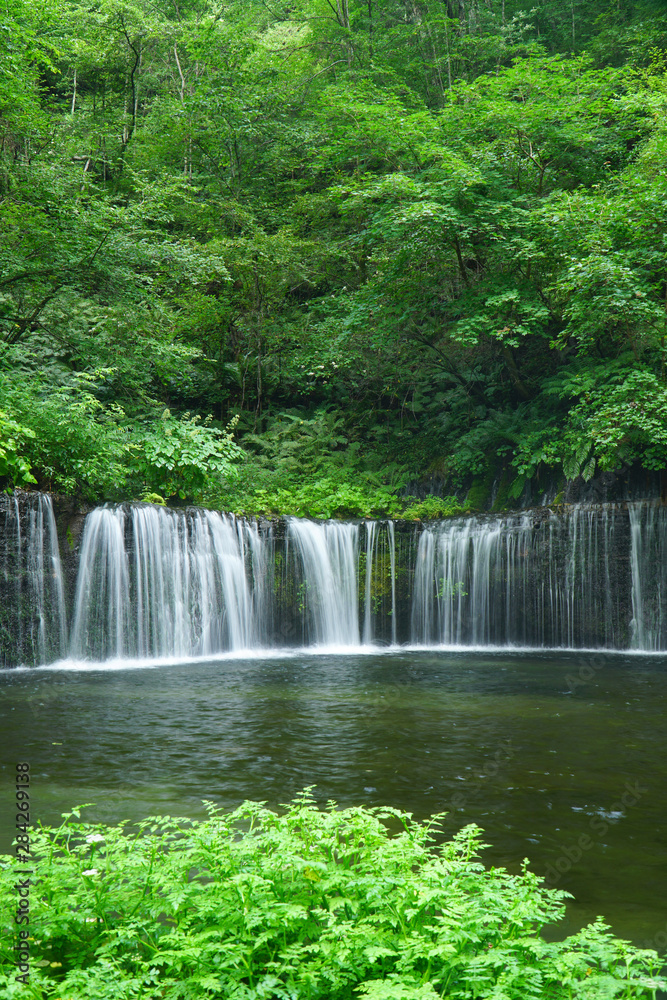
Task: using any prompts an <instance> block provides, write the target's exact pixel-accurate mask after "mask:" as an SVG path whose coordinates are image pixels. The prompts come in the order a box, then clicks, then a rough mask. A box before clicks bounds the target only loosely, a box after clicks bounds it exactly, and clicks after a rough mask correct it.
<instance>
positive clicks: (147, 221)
mask: <svg viewBox="0 0 667 1000" xmlns="http://www.w3.org/2000/svg"><path fill="white" fill-rule="evenodd" d="M0 31H1V32H3V33H4V37H3V45H2V46H0V410H1V411H2V414H3V416H2V418H1V419H2V424H1V425H0V426H2V429H3V434H2V439H1V440H0V449H1V451H0V476H2V477H3V479H4V482H5V483H6V484H11V483H15V484H19V485H20V484H27V483H31V482H33V480H35V481H36V482H37V483H38V485H39V486H40V487H42V488H53V489H57V490H65V491H67V492H73V493H77V494H81V495H83V496H85V497H87V498H89V499H91V500H95V499H102V498H122V497H135V498H136V497H141V496H146V495H151V496H162V497H165V498H167V499H168V498H170V497H173V498H178V497H181V498H184V499H188V500H196V501H199V502H204V503H211V504H216V503H219V504H225V505H226V506H228V507H229V508H230V509H235V510H246V511H261V510H266V511H273V512H278V511H283V510H288V511H291V512H297V511H301V512H310V513H322V514H325V513H327V512H329V513H340V514H350V513H352V514H354V513H357V514H364V513H373V512H385V513H391V514H395V513H401V512H402V511H403V509H404V508H405V506H406V504H408V505H409V504H410V501H409V500H405V501H404V502H403V503H399V502H398V501H397V499H396V498H397V496H399V495H401V496H402V495H403V494H404V493H405V492H406V491H407V492H410V490H411V489H412V488H416V485H417V484H419V489H420V490H422V491H428V490H429V487H430V488H431V489H432V484H433V483H434V482H437V483H438V488H441V487H442V485H443V484H445V486H446V490H447V491H448V492H450V493H453V492H457V495H459V496H461V497H463V496H465V491H466V489H467V488H468V487H469V486H470V484H471V482H472V481H473V480H474V479H475V477H478V478H479V477H481V478H482V479H484V477H487V476H488V475H491V474H493V475H496V476H499V477H501V478H502V480H503V482H504V484H505V486H504V490H505V496H506V499H507V501H508V502H511V500H512V498H517V497H519V496H520V494H521V492H522V489H523V487H524V485H525V483H526V482H527V481H528V480H533V479H536V478H537V479H540V478H542V479H544V477H545V476H556V477H557V476H565V477H569V478H572V477H574V476H577V475H581V476H583V477H584V479H588V478H590V477H591V476H593V475H594V474H595V472H596V470H604V469H618V468H621V467H627V466H629V465H631V464H633V463H639V464H640V465H643V466H644V467H645V468H647V469H658V468H663V467H664V466H665V465H666V464H667V404H666V396H665V393H666V392H667V389H666V387H665V334H666V332H667V278H666V275H667V245H666V241H667V207H666V206H667V180H666V175H665V170H664V162H665V157H666V156H667V131H666V125H665V122H667V74H666V67H667V61H666V57H665V49H666V45H667V11H666V10H665V5H664V3H663V2H660V0H654V2H652V0H586V2H584V0H570V2H568V3H567V4H565V3H562V2H558V3H556V2H554V0H543V2H540V3H536V4H535V5H533V7H531V8H530V9H529V10H528V11H526V9H525V5H523V6H522V5H521V4H520V3H518V2H516V0H449V2H443V0H386V2H383V3H382V4H380V3H378V2H377V0H293V2H290V3H289V4H282V3H280V2H278V3H275V4H266V3H263V2H260V0H230V2H229V3H225V4H224V5H223V6H218V5H215V4H213V3H209V2H208V0H187V2H186V3H185V5H181V4H178V5H177V4H176V3H172V2H171V0H158V2H156V3H153V2H151V3H150V4H149V3H146V2H144V0H102V2H101V3H98V4H88V3H86V2H82V0H47V3H46V4H44V5H41V4H36V3H35V2H34V0H6V2H5V4H4V6H3V17H2V24H1V25H0ZM166 411H168V412H166ZM236 415H238V416H239V422H238V426H237V427H236V430H235V437H236V442H237V444H240V446H241V448H242V451H239V450H238V447H237V445H236V444H235V443H234V442H233V441H232V438H231V431H232V429H233V428H232V427H231V425H230V422H231V421H232V420H233V419H234V418H235V416H236ZM468 503H469V504H470V503H471V500H470V499H469V501H468ZM415 516H418V515H415Z"/></svg>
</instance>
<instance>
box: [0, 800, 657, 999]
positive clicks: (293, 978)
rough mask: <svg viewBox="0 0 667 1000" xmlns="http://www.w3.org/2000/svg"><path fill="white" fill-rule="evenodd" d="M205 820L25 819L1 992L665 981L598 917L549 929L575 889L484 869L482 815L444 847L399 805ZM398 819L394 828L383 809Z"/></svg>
mask: <svg viewBox="0 0 667 1000" xmlns="http://www.w3.org/2000/svg"><path fill="white" fill-rule="evenodd" d="M209 812H210V816H209V819H208V820H207V821H205V822H194V821H189V820H182V819H169V818H165V817H161V818H160V817H157V818H149V819H147V820H145V821H144V822H143V823H141V824H139V826H138V828H135V829H132V828H131V827H129V826H128V825H127V824H124V825H121V826H116V827H108V826H99V825H90V824H86V823H81V822H78V818H79V810H74V812H73V813H71V814H69V815H67V816H66V817H65V821H64V823H63V824H62V826H61V827H60V828H58V829H49V828H47V829H44V830H42V831H39V832H37V833H35V834H34V854H35V868H36V874H35V877H34V879H33V885H32V890H31V893H32V894H31V908H30V942H29V943H30V952H31V960H32V971H31V976H30V986H29V987H24V986H22V985H21V984H20V983H17V982H16V980H15V978H14V955H13V951H12V949H13V943H14V942H13V940H12V937H13V935H12V933H11V929H12V920H13V916H14V910H15V906H14V907H13V906H12V903H13V898H12V886H13V884H14V882H15V875H14V874H13V869H14V868H15V866H16V863H15V862H14V861H13V860H12V859H11V858H5V859H4V862H3V864H2V867H1V869H0V880H1V882H2V885H3V890H4V891H3V893H2V894H0V899H1V900H2V904H1V906H2V909H1V910H0V914H1V916H0V923H1V924H2V927H3V930H4V931H5V934H4V935H3V944H2V950H1V951H0V956H1V960H2V964H1V965H0V982H1V983H2V986H3V995H4V996H6V997H7V998H8V1000H11V998H13V997H16V998H18V997H28V996H30V997H34V998H40V1000H41V998H44V1000H46V998H54V1000H55V998H56V997H67V998H69V1000H89V998H91V997H94V998H95V1000H105V998H109V1000H134V998H137V1000H138V998H142V1000H157V998H165V1000H175V998H192V1000H195V998H205V997H210V998H217V997H220V998H221V997H225V998H229V1000H232V998H234V1000H241V998H243V1000H260V998H264V1000H317V998H321V1000H325V998H326V1000H352V998H354V997H367V998H369V1000H437V998H438V997H445V996H446V997H449V998H451V1000H456V998H460V1000H464V998H465V1000H469V998H472V997H476V998H479V1000H482V998H484V997H488V998H489V1000H491V998H494V1000H531V998H540V1000H547V998H548V1000H572V998H575V997H576V998H581V1000H584V998H586V1000H596V998H597V1000H603V998H604V1000H612V998H621V997H626V998H630V997H637V998H639V997H643V998H647V1000H648V998H650V997H653V998H655V996H656V991H657V990H658V989H660V988H661V987H663V988H664V986H666V985H667V982H665V981H664V980H662V979H660V978H659V977H658V975H657V970H658V968H659V964H660V962H659V959H658V956H657V955H656V953H655V952H653V951H647V950H643V951H642V950H639V949H637V948H634V947H633V946H631V945H629V944H628V943H627V942H624V941H620V940H618V939H617V938H614V937H613V936H612V935H611V934H610V932H609V930H608V928H606V927H605V925H604V924H603V923H602V922H600V921H598V922H597V923H596V924H593V925H590V926H589V927H586V928H584V929H583V930H582V931H580V932H579V933H578V934H575V935H574V936H572V937H569V938H567V939H566V940H564V941H560V942H556V943H547V942H546V941H544V940H543V939H542V938H541V937H540V934H539V932H540V930H541V928H542V927H543V926H544V925H545V924H548V923H552V922H553V921H554V920H557V919H558V918H560V917H561V916H562V913H563V910H564V903H563V898H564V897H565V896H566V895H567V894H566V893H564V892H561V891H559V890H555V889H546V888H544V887H542V885H541V883H540V879H539V878H538V877H537V876H535V875H533V874H532V873H530V872H529V871H527V869H526V868H525V867H524V870H523V872H522V874H521V875H510V874H508V873H507V872H506V871H504V870H503V869H491V870H490V871H486V870H485V869H484V867H483V865H482V864H481V863H480V862H479V861H478V860H477V855H478V852H479V850H480V848H481V847H482V846H483V845H481V843H480V831H479V830H478V829H477V828H476V827H473V826H470V827H466V828H465V829H464V830H462V831H461V832H460V833H458V834H457V835H456V836H455V838H454V839H453V840H452V841H451V842H448V843H438V844H437V845H436V839H437V838H436V834H437V829H438V817H433V818H432V819H431V820H430V821H428V822H426V823H419V822H417V821H415V820H414V819H413V818H412V817H411V816H410V814H406V813H403V812H399V811H398V810H394V809H389V808H386V809H381V808H380V809H363V808H351V809H345V810H338V809H337V808H335V804H333V803H330V804H329V807H328V808H327V809H326V810H324V811H320V810H318V809H317V808H316V807H315V806H314V804H313V802H312V800H311V799H310V797H309V795H308V793H304V794H303V795H302V796H300V797H299V798H298V799H297V800H296V801H295V802H294V803H292V805H291V806H290V807H288V809H287V811H286V812H285V813H284V814H277V813H275V812H273V811H271V810H269V809H266V808H265V807H263V806H262V805H260V804H258V803H252V802H246V803H245V804H244V805H243V806H241V807H240V808H239V809H237V810H236V811H235V812H234V813H232V814H230V815H223V814H221V813H220V812H219V811H218V810H216V809H215V808H214V807H212V806H211V807H210V809H209ZM385 824H390V825H392V826H393V827H394V828H395V829H397V830H398V831H400V832H398V833H397V834H396V835H394V836H391V835H390V834H389V832H388V829H387V825H385Z"/></svg>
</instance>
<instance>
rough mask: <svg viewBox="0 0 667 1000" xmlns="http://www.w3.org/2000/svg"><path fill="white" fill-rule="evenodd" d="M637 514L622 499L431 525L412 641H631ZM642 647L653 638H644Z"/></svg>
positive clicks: (421, 549)
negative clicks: (629, 548)
mask: <svg viewBox="0 0 667 1000" xmlns="http://www.w3.org/2000/svg"><path fill="white" fill-rule="evenodd" d="M627 521H628V518H627V512H626V510H625V509H624V508H623V507H622V506H621V505H607V506H605V507H604V508H595V507H579V508H574V509H573V510H572V511H570V512H568V513H566V514H564V515H556V514H554V513H553V512H551V511H546V512H539V513H537V514H536V513H532V512H531V513H525V514H516V515H508V516H505V517H497V518H494V517H486V518H479V517H472V518H467V519H463V518H457V519H454V520H452V521H446V522H441V523H440V524H437V525H432V526H429V527H427V528H426V529H425V530H424V531H423V532H422V534H421V537H420V539H419V543H418V549H417V560H416V567H415V577H414V600H413V607H412V641H413V642H414V643H417V644H423V645H428V644H432V643H442V644H446V645H483V646H484V645H500V646H562V647H567V648H577V647H579V648H581V647H590V646H601V647H608V648H622V647H623V646H627V645H628V642H627V638H628V637H627V629H624V626H623V622H622V619H623V606H624V605H626V604H627V596H626V591H627V586H628V584H627V580H626V576H627V573H624V571H623V563H622V557H621V560H619V555H620V553H621V552H622V548H623V537H622V536H623V534H624V531H625V532H626V533H627ZM642 537H643V536H642ZM635 547H636V548H637V546H635ZM636 563H637V567H639V565H641V564H642V558H641V555H639V554H638V556H637V560H636ZM638 574H639V569H637V570H636V573H635V575H638ZM638 599H639V598H638ZM658 603H659V602H658ZM639 647H640V648H648V647H647V646H646V645H645V644H644V642H643V641H642V640H641V639H640V640H639Z"/></svg>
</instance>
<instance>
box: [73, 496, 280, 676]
mask: <svg viewBox="0 0 667 1000" xmlns="http://www.w3.org/2000/svg"><path fill="white" fill-rule="evenodd" d="M263 559H264V556H263V552H262V542H261V539H260V536H259V532H258V529H257V527H256V526H255V525H250V524H247V523H245V522H239V521H237V520H236V518H234V517H232V516H231V515H224V514H219V513H217V512H214V511H206V510H196V511H190V512H188V513H187V514H185V515H184V514H179V513H176V512H174V511H170V510H166V509H164V508H161V507H154V506H150V505H147V504H141V505H138V504H134V505H132V506H130V507H128V508H125V507H116V508H111V507H100V508H98V509H97V510H95V511H93V512H92V514H90V515H89V517H88V518H87V520H86V527H85V531H84V537H83V541H82V544H81V557H80V571H79V576H78V581H77V590H76V598H75V604H74V622H73V626H72V638H71V643H70V656H71V657H72V658H73V659H85V658H92V659H108V658H109V657H114V658H123V657H140V658H146V657H150V658H159V657H167V656H171V657H173V656H181V657H189V656H205V655H208V654H213V653H218V652H222V651H227V650H244V649H250V648H253V647H254V646H257V645H258V644H259V641H260V637H261V634H262V633H261V627H260V626H261V621H262V617H263V598H264V589H263V578H264V575H265V572H264V570H265V563H264V561H263ZM255 582H256V585H255Z"/></svg>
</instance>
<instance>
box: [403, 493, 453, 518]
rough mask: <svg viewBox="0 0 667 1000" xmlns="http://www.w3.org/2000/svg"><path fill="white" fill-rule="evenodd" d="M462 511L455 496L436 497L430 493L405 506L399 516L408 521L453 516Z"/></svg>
mask: <svg viewBox="0 0 667 1000" xmlns="http://www.w3.org/2000/svg"><path fill="white" fill-rule="evenodd" d="M409 499H415V498H414V497H411V498H409ZM462 513H463V507H462V506H461V504H460V503H459V501H458V500H457V499H456V497H436V496H433V494H431V493H430V494H429V495H428V496H427V497H424V499H423V500H417V501H416V502H415V503H412V504H410V506H409V507H406V508H405V510H404V511H403V513H402V514H401V515H400V516H401V517H403V518H405V519H406V520H408V521H435V520H437V519H438V518H441V517H455V516H456V515H457V514H462Z"/></svg>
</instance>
